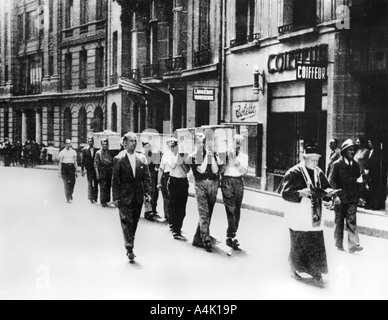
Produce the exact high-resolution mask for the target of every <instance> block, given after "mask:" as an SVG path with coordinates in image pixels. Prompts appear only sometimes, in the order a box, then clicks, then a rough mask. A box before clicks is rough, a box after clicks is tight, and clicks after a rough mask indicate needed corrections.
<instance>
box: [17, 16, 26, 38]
mask: <svg viewBox="0 0 388 320" xmlns="http://www.w3.org/2000/svg"><path fill="white" fill-rule="evenodd" d="M24 29H25V28H24V15H23V14H19V15H18V31H19V40H20V41H24Z"/></svg>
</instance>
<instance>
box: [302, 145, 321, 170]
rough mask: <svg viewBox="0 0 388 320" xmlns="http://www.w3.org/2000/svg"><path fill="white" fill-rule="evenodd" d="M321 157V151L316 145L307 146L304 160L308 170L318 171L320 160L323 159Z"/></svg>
mask: <svg viewBox="0 0 388 320" xmlns="http://www.w3.org/2000/svg"><path fill="white" fill-rule="evenodd" d="M321 157H322V155H321V150H320V148H319V147H318V146H317V145H316V144H313V145H311V146H307V147H306V148H305V153H304V155H303V159H304V161H305V164H306V167H307V168H308V169H310V170H314V169H316V168H317V167H318V166H319V160H320V159H321Z"/></svg>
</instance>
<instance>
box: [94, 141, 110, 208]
mask: <svg viewBox="0 0 388 320" xmlns="http://www.w3.org/2000/svg"><path fill="white" fill-rule="evenodd" d="M94 168H95V170H96V176H97V180H98V182H99V184H100V202H101V205H102V206H103V207H104V208H106V207H108V203H109V202H110V201H111V191H112V175H113V157H112V155H111V153H110V151H109V142H108V139H102V140H101V150H99V151H98V152H97V154H96V157H95V160H94Z"/></svg>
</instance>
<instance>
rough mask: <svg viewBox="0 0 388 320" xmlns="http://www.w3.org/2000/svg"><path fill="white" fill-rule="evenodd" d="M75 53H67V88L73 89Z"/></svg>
mask: <svg viewBox="0 0 388 320" xmlns="http://www.w3.org/2000/svg"><path fill="white" fill-rule="evenodd" d="M72 76H73V55H72V54H71V53H67V54H66V55H65V89H66V90H71V88H72V84H73V80H72Z"/></svg>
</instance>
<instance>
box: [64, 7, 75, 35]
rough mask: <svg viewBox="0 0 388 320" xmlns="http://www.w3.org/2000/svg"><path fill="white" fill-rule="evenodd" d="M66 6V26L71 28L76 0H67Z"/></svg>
mask: <svg viewBox="0 0 388 320" xmlns="http://www.w3.org/2000/svg"><path fill="white" fill-rule="evenodd" d="M65 6H66V7H65V28H66V29H70V28H72V27H73V23H74V0H66V2H65Z"/></svg>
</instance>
